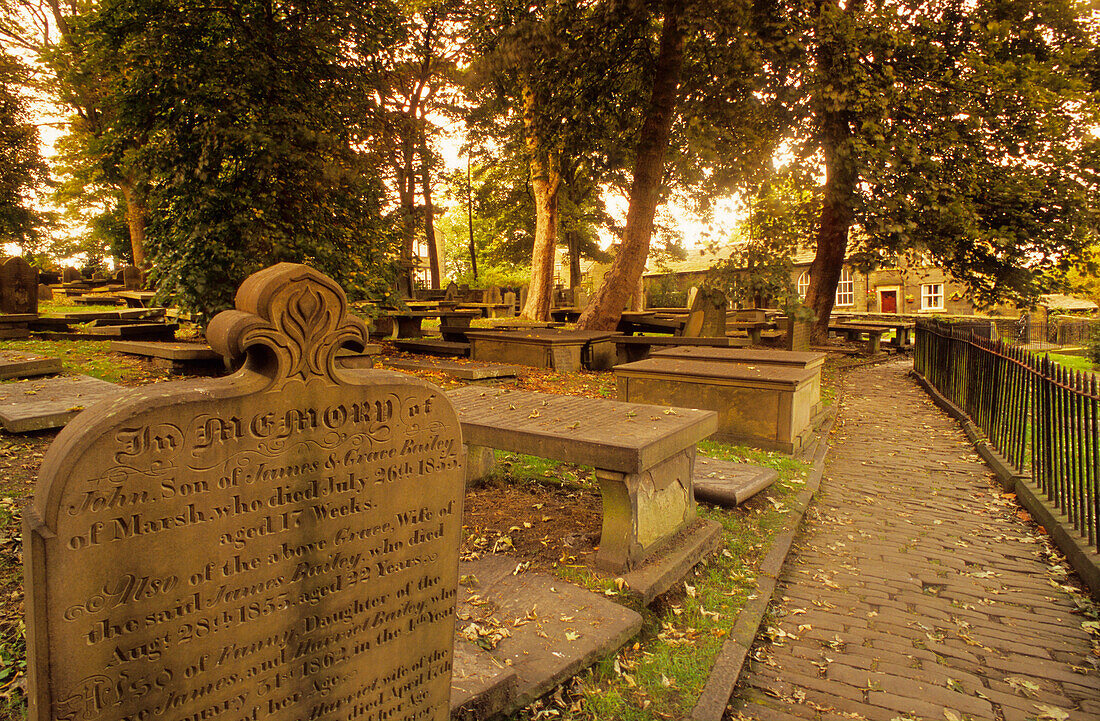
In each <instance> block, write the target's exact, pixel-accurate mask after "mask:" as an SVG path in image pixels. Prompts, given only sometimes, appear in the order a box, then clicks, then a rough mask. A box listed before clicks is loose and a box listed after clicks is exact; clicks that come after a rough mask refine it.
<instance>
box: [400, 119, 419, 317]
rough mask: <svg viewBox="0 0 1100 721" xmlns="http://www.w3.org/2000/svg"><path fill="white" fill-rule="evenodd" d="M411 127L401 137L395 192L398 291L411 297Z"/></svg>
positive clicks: (413, 217) (413, 241)
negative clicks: (398, 234)
mask: <svg viewBox="0 0 1100 721" xmlns="http://www.w3.org/2000/svg"><path fill="white" fill-rule="evenodd" d="M411 132H412V129H411V128H408V127H406V128H404V133H403V135H404V137H403V138H402V139H401V159H400V161H399V163H398V164H397V167H396V168H395V170H396V171H397V194H398V197H399V199H400V201H401V259H400V260H401V262H400V266H401V267H400V273H401V274H400V275H399V276H398V279H397V288H398V292H399V293H402V294H406V295H408V296H409V297H412V289H413V287H414V283H413V272H412V269H413V248H414V247H415V244H416V172H415V171H414V170H413V143H412V139H411V138H409V137H408V135H409V133H411Z"/></svg>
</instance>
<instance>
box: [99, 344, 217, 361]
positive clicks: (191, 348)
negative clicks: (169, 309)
mask: <svg viewBox="0 0 1100 721" xmlns="http://www.w3.org/2000/svg"><path fill="white" fill-rule="evenodd" d="M111 350H113V351H115V352H116V353H128V354H130V355H140V356H145V357H147V358H164V359H166V360H173V361H210V360H221V357H222V356H221V353H218V352H217V351H216V350H214V349H213V348H211V347H210V346H208V345H206V344H205V343H168V342H163V341H135V340H116V341H111Z"/></svg>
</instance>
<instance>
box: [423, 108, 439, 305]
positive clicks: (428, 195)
mask: <svg viewBox="0 0 1100 721" xmlns="http://www.w3.org/2000/svg"><path fill="white" fill-rule="evenodd" d="M431 168H432V155H431V150H430V149H429V148H428V139H427V138H426V137H425V136H424V128H423V125H422V126H421V128H420V177H421V188H422V190H423V193H424V240H425V242H427V244H428V266H429V268H430V269H431V274H432V279H431V285H432V290H439V285H440V265H441V264H440V262H439V246H438V245H436V242H435V207H434V206H433V205H432V176H431V172H432V170H431Z"/></svg>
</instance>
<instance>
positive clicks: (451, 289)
mask: <svg viewBox="0 0 1100 721" xmlns="http://www.w3.org/2000/svg"><path fill="white" fill-rule="evenodd" d="M443 300H462V296H461V291H460V290H459V289H458V284H457V283H455V282H454V281H453V280H452V281H451V282H450V283H448V284H447V290H446V292H444V294H443Z"/></svg>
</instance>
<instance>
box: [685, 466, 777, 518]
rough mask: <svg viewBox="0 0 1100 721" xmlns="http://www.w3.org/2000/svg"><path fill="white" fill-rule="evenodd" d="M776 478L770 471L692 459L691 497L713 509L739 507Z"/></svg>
mask: <svg viewBox="0 0 1100 721" xmlns="http://www.w3.org/2000/svg"><path fill="white" fill-rule="evenodd" d="M777 478H779V472H778V471H776V470H775V469H774V468H766V467H763V466H754V465H752V464H749V463H737V462H735V461H724V460H721V459H718V458H707V457H706V456H695V498H696V500H699V501H705V502H706V503H712V504H714V505H716V506H727V507H733V506H737V505H740V504H742V503H744V502H745V501H746V500H748V499H749V498H751V497H752V496H753V495H755V494H757V493H759V492H760V491H762V490H764V489H765V488H767V487H768V486H770V485H771V484H773V483H775V481H776V479H777Z"/></svg>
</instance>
